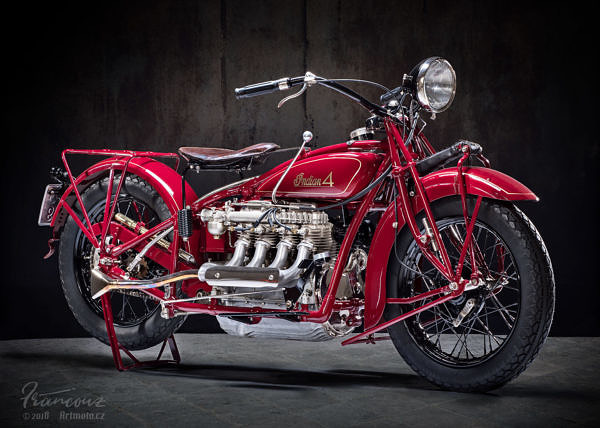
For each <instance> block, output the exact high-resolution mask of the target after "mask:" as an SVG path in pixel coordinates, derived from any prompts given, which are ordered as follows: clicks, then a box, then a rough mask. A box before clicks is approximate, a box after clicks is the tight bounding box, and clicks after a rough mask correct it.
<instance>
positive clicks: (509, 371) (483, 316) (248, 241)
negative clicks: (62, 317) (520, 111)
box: [39, 57, 554, 391]
mask: <svg viewBox="0 0 600 428" xmlns="http://www.w3.org/2000/svg"><path fill="white" fill-rule="evenodd" d="M344 81H352V82H361V83H365V84H371V85H375V86H377V87H379V88H381V89H382V90H383V91H385V92H384V94H383V95H382V96H381V99H380V103H379V104H376V103H372V102H370V101H368V100H367V99H365V98H364V97H362V96H361V95H359V94H358V93H356V92H355V91H353V90H351V89H349V88H348V87H346V86H344V85H342V83H340V82H344ZM317 85H319V86H325V87H327V88H330V89H333V90H335V91H337V92H339V93H341V94H343V95H345V96H347V97H349V98H350V99H351V100H353V101H355V102H357V103H359V104H360V105H361V106H362V107H364V108H366V109H367V110H368V111H369V112H370V115H371V116H370V117H369V118H368V119H367V120H366V125H365V126H364V127H361V128H358V129H356V130H354V131H353V132H352V133H351V134H350V139H349V140H347V141H345V142H342V143H340V144H335V145H332V146H329V147H322V148H318V149H315V148H314V147H312V134H311V133H310V132H308V131H306V132H304V134H303V141H302V144H301V146H300V147H299V149H298V151H297V153H296V154H295V156H294V157H293V158H292V159H291V160H289V161H287V162H284V163H283V164H281V165H279V166H277V167H275V168H273V169H272V170H270V171H268V172H266V173H264V174H262V175H260V176H256V177H252V178H247V179H244V180H241V181H238V182H235V183H232V184H229V185H227V186H225V187H222V188H220V189H217V190H214V191H212V192H210V193H208V194H206V195H204V196H202V197H200V198H198V197H197V196H196V194H195V193H194V190H193V189H192V188H191V187H190V185H189V184H188V183H187V181H186V176H187V174H189V173H190V172H192V173H201V172H203V171H205V170H228V171H236V170H238V171H239V170H249V169H250V168H251V167H252V166H253V165H256V164H257V163H259V162H262V161H264V159H265V158H266V157H267V156H268V155H269V154H272V153H273V152H275V151H276V150H278V149H279V147H278V146H277V145H275V144H270V143H263V144H256V145H253V146H251V147H247V148H244V149H241V150H229V149H222V148H203V147H181V148H180V149H179V153H178V154H176V153H156V152H144V151H140V152H135V151H128V150H105V149H100V150H73V149H67V150H64V151H63V153H62V160H63V163H64V169H58V168H53V170H52V171H51V174H52V176H53V177H54V178H55V179H56V180H57V183H55V184H50V185H49V186H48V187H47V189H46V192H45V195H44V199H43V203H42V208H41V212H40V220H39V224H40V225H47V226H50V227H51V228H52V230H53V235H52V238H51V239H50V240H49V246H50V251H49V252H48V254H47V255H46V257H49V256H50V255H52V253H53V252H54V251H55V249H56V248H58V249H59V255H58V259H59V268H60V278H61V281H62V287H63V291H64V294H65V297H66V300H67V302H68V304H69V307H70V308H71V310H72V311H73V314H74V315H75V317H76V319H77V320H78V321H79V323H80V324H81V325H82V326H83V328H85V329H86V330H87V331H88V332H89V333H90V334H91V335H93V336H94V337H96V338H98V339H99V340H101V341H102V342H104V343H107V344H109V345H110V346H111V348H112V351H113V357H114V360H115V364H116V365H117V368H119V370H124V369H128V368H131V367H140V366H148V365H156V364H161V363H164V362H173V361H175V362H179V360H180V357H179V353H178V351H177V347H176V344H175V341H174V338H173V333H174V332H175V331H176V330H177V329H178V328H179V327H180V326H181V325H182V323H183V321H184V320H185V318H186V316H187V315H189V314H211V315H215V316H217V319H218V322H219V324H220V326H221V327H222V328H223V330H225V332H227V333H228V334H233V335H237V336H249V337H265V338H284V339H295V340H308V341H321V340H327V339H331V338H335V337H340V336H346V335H350V334H351V333H352V332H355V333H356V334H354V335H353V336H351V337H349V338H347V339H346V340H344V341H343V342H342V345H348V344H353V343H367V344H375V343H376V342H377V341H379V340H385V339H391V340H392V342H393V344H394V346H395V347H396V348H397V350H398V352H399V353H400V354H401V355H402V357H403V358H404V359H405V360H406V362H407V363H408V364H409V365H410V366H411V367H412V368H413V369H414V370H415V371H416V372H417V373H419V374H420V375H421V376H423V377H425V378H426V379H428V380H429V381H430V382H432V383H434V384H436V385H438V386H440V387H441V388H444V389H449V390H457V391H484V390H489V389H492V388H496V387H498V386H500V385H503V384H505V383H506V382H508V381H509V380H511V379H513V378H515V377H516V376H517V375H518V374H519V373H521V372H522V371H523V370H524V369H525V368H526V367H527V365H528V364H529V363H531V361H532V360H533V359H534V358H535V356H536V354H537V353H538V352H539V350H540V348H541V346H542V344H543V342H544V341H545V339H546V337H547V335H548V331H549V329H550V325H551V322H552V316H553V311H554V278H553V272H552V266H551V262H550V259H549V256H548V252H547V250H546V247H545V246H544V243H543V241H542V238H541V237H540V235H539V233H538V232H537V230H536V229H535V227H534V225H533V224H532V223H531V221H530V220H529V219H528V218H527V217H526V216H525V214H523V212H522V211H520V210H519V209H518V208H517V207H515V206H514V205H513V202H514V201H521V200H532V201H537V200H538V198H537V197H536V195H535V194H534V193H533V192H532V191H531V190H529V189H528V188H527V187H525V186H524V185H523V184H521V183H519V182H518V181H516V180H515V179H513V178H511V177H509V176H507V175H505V174H502V173H501V172H498V171H496V170H493V169H490V165H489V162H488V160H487V159H486V158H485V157H484V156H483V155H482V149H481V147H480V146H479V145H478V144H476V143H473V142H469V141H459V142H457V143H456V144H454V145H452V146H451V147H449V148H446V149H444V150H441V151H439V152H436V151H435V150H434V148H433V147H432V145H431V144H430V143H429V141H428V140H427V138H426V137H425V135H424V134H423V128H424V126H425V121H424V120H423V116H424V115H425V114H431V115H432V116H434V115H435V114H437V113H440V112H442V111H444V110H446V109H447V108H448V107H449V106H450V104H451V103H452V101H453V99H454V95H455V90H456V75H455V72H454V69H453V68H452V66H451V65H450V64H449V62H448V61H446V60H444V59H442V58H439V57H432V58H428V59H426V60H424V61H422V62H421V63H420V64H418V65H417V66H416V67H415V68H414V69H413V71H412V72H411V73H409V74H405V75H404V77H403V79H402V84H401V85H400V86H399V87H398V88H396V89H393V90H389V89H387V88H385V87H384V86H382V85H379V84H377V83H374V82H370V81H365V80H358V79H326V78H323V77H318V76H316V75H314V74H312V73H310V72H307V73H306V74H305V75H304V76H300V77H294V78H282V79H278V80H274V81H269V82H264V83H258V84H254V85H249V86H245V87H242V88H239V89H236V90H235V94H236V97H237V98H238V99H239V98H246V97H253V96H257V95H262V94H267V93H271V92H275V91H283V90H287V89H290V88H292V87H295V86H301V89H300V90H299V92H297V93H295V94H293V95H290V96H288V97H286V98H284V99H283V100H281V102H280V103H279V106H278V107H281V105H283V103H285V102H286V101H288V100H290V99H292V98H295V97H297V96H299V95H300V94H302V93H303V92H304V91H305V90H306V89H307V88H310V87H313V86H317ZM73 154H85V155H103V156H106V157H107V158H106V159H105V160H102V161H101V162H98V163H96V164H94V165H92V166H91V167H89V168H88V169H86V170H85V171H84V172H83V173H81V174H80V175H78V176H74V175H73V173H72V171H71V168H70V166H69V162H68V161H67V156H68V155H73ZM181 160H183V162H181V164H182V165H180V161H181ZM169 162H173V163H174V166H173V167H171V166H168V163H169ZM473 162H481V164H482V166H472V165H471V164H472V163H473ZM449 164H453V165H456V166H449ZM177 171H180V172H179V173H178V172H177ZM386 331H387V333H388V334H389V335H385V334H384V335H383V336H382V335H379V334H377V335H376V333H385V332H386ZM161 343H162V347H161V348H160V353H159V356H158V357H157V359H156V360H152V361H139V360H138V359H136V358H135V357H134V355H133V354H132V353H131V350H139V349H145V348H149V347H151V346H154V345H157V344H161ZM167 344H168V345H169V346H170V348H171V352H172V354H173V358H172V359H167V360H161V359H160V358H161V356H162V354H163V351H164V350H165V346H166V345H167ZM121 352H124V353H125V354H127V355H128V356H129V357H130V358H131V359H132V361H133V362H132V363H130V364H129V365H126V364H124V363H123V360H122V357H121Z"/></svg>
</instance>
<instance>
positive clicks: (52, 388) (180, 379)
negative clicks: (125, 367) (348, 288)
mask: <svg viewBox="0 0 600 428" xmlns="http://www.w3.org/2000/svg"><path fill="white" fill-rule="evenodd" d="M177 340H178V344H179V349H180V351H181V353H182V357H183V360H182V365H181V366H180V367H179V368H161V369H153V370H137V371H130V372H123V373H120V372H118V371H117V370H116V369H115V368H114V366H113V361H112V356H111V353H110V350H109V348H108V347H106V346H104V345H102V344H101V343H99V342H97V341H96V340H93V339H42V340H16V341H4V342H0V364H1V365H0V367H1V369H0V370H1V372H0V374H1V379H2V380H1V382H2V383H1V396H0V400H1V401H0V402H1V403H2V404H1V408H2V411H1V416H0V426H2V427H7V426H16V425H21V426H22V425H25V426H46V425H54V426H55V425H57V422H58V423H61V422H62V423H67V424H70V425H75V426H80V425H82V424H83V423H82V421H81V420H80V421H77V420H74V419H75V418H82V417H87V418H90V419H92V420H89V421H87V422H86V424H87V423H94V420H93V418H96V419H100V420H96V421H95V422H96V423H100V424H105V425H110V426H130V425H134V424H135V425H136V426H180V425H184V424H185V425H193V426H203V427H211V426H261V427H264V426H285V427H286V428H287V427H291V426H307V425H308V426H326V427H331V426H344V427H350V426H369V427H378V426H394V427H396V426H424V425H433V426H439V425H442V426H458V427H461V428H462V427H465V426H467V427H470V426H476V427H481V426H485V427H488V426H490V427H506V426H527V427H530V426H544V427H549V426H557V427H564V426H570V425H576V424H577V425H582V426H595V427H598V426H600V382H599V381H600V370H599V369H600V357H599V355H600V354H599V352H600V338H550V339H549V340H548V342H547V343H546V345H545V347H544V349H543V350H542V352H541V354H540V355H539V356H538V358H537V360H536V361H535V362H534V363H533V364H532V365H531V366H530V367H529V369H528V370H527V371H525V373H523V374H522V375H521V376H520V377H519V378H518V379H517V380H516V381H513V382H512V383H510V384H508V385H507V386H505V387H504V388H501V389H499V390H496V391H493V392H492V393H488V394H461V393H451V392H444V391H440V390H438V389H437V388H435V387H433V386H431V385H430V384H429V383H427V382H426V381H424V380H423V379H421V378H420V377H418V376H417V375H415V374H414V373H413V372H412V371H411V370H410V369H409V368H408V367H407V365H406V364H405V363H404V362H403V361H402V359H401V358H400V356H399V355H398V354H397V353H396V351H395V349H394V348H393V346H392V344H391V343H390V342H387V341H386V342H379V343H378V344H377V345H352V346H348V347H340V346H339V340H336V341H332V342H326V343H301V342H291V341H276V340H263V339H243V338H236V337H230V336H226V335H218V334H213V335H191V334H179V335H177ZM138 355H141V356H142V357H143V356H147V357H150V356H151V355H154V354H153V353H152V352H149V351H143V352H139V353H138ZM31 382H36V383H31ZM34 387H35V388H36V389H35V390H34ZM23 389H25V391H24V392H23ZM34 391H35V392H34ZM36 393H37V396H36V395H35V394H36ZM51 393H56V394H51ZM44 394H45V395H44ZM27 395H29V399H28V400H27V402H25V400H24V398H25V397H26V396H27ZM56 397H59V398H62V402H61V401H60V400H59V402H55V403H54V404H51V403H50V405H48V406H43V405H44V404H49V403H48V401H49V400H50V399H52V398H56ZM68 398H71V399H72V400H75V399H77V398H79V399H80V400H87V402H86V403H84V404H81V403H76V402H74V401H71V402H69V401H68V400H67V399H68ZM34 399H35V400H37V404H38V405H37V406H34V404H35V400H34ZM44 399H45V401H44ZM69 404H70V405H71V407H68V405H69ZM75 404H80V405H79V407H76V406H75ZM87 404H92V406H88V405H87ZM24 405H25V406H26V408H24ZM97 406H99V407H97ZM169 409H170V410H169ZM61 412H62V413H61ZM36 417H39V418H46V420H42V421H38V420H31V419H34V418H36ZM66 419H71V421H70V422H67V421H66Z"/></svg>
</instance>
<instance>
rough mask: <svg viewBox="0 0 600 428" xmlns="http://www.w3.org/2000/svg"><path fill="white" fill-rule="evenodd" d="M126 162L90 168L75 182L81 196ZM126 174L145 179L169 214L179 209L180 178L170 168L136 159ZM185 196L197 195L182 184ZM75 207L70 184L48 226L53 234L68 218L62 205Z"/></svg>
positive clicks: (113, 160) (112, 161)
mask: <svg viewBox="0 0 600 428" xmlns="http://www.w3.org/2000/svg"><path fill="white" fill-rule="evenodd" d="M126 163H127V159H122V158H117V157H114V158H109V159H105V160H103V161H101V162H98V163H96V164H94V165H92V166H91V167H89V168H88V169H86V170H85V171H84V172H83V173H81V174H80V175H79V176H78V177H77V178H76V179H75V184H76V186H77V189H78V190H79V192H80V193H83V191H84V190H85V189H87V188H88V187H89V186H91V185H92V184H93V183H94V182H95V181H97V180H99V179H100V178H102V177H104V176H106V175H108V173H109V171H110V169H111V168H112V169H114V170H115V171H122V170H123V167H124V165H125V164H126ZM127 172H128V173H131V174H135V175H137V176H138V177H140V178H142V179H144V180H145V181H147V182H148V183H149V184H150V185H151V186H152V187H153V188H154V189H156V191H157V192H158V194H159V195H160V197H161V198H162V199H163V200H164V201H165V203H166V204H167V207H168V208H169V211H170V212H171V214H174V213H176V212H177V211H178V210H179V209H181V175H179V174H178V173H177V172H176V171H175V170H174V169H173V168H171V167H169V166H167V165H165V164H164V163H162V162H159V161H157V160H154V159H151V158H147V157H139V158H133V159H132V160H131V161H129V164H128V165H127ZM115 175H116V174H115ZM117 177H118V175H117ZM185 195H186V199H188V200H189V201H194V200H196V199H197V197H196V193H195V192H194V190H193V189H192V188H191V186H190V185H189V184H188V183H185ZM75 204H77V198H76V197H75V193H74V192H73V184H71V185H70V186H69V187H68V188H67V190H65V193H64V194H63V195H62V198H61V199H60V202H59V203H58V206H57V209H56V212H55V213H54V217H53V218H52V222H51V224H50V226H51V227H53V229H54V233H55V235H56V234H57V233H58V231H59V230H60V228H62V226H63V225H64V223H65V221H66V219H67V217H68V213H67V212H66V211H65V209H64V208H63V207H64V206H65V205H68V206H70V207H74V205H75Z"/></svg>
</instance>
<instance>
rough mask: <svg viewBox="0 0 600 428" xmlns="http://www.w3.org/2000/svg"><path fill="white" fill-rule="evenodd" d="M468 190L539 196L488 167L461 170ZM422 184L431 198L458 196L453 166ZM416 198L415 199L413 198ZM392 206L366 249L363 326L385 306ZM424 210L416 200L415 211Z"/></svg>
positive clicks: (507, 197) (513, 197)
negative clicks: (367, 254) (367, 256)
mask: <svg viewBox="0 0 600 428" xmlns="http://www.w3.org/2000/svg"><path fill="white" fill-rule="evenodd" d="M463 171H464V175H465V184H466V187H467V193H468V194H470V195H476V196H483V197H485V198H490V199H499V200H503V201H522V200H530V201H538V200H539V198H538V197H537V196H536V195H535V194H534V193H533V192H532V191H531V190H529V189H528V188H527V187H526V186H525V185H523V184H522V183H520V182H518V181H517V180H515V179H514V178H512V177H510V176H508V175H506V174H503V173H501V172H499V171H496V170H493V169H489V168H477V167H473V168H468V169H463ZM423 186H424V187H425V191H426V192H427V197H428V198H429V200H430V201H432V202H433V201H435V200H437V199H441V198H444V197H448V196H453V195H458V194H459V192H458V190H459V187H458V170H457V168H456V167H454V168H447V169H443V170H440V171H436V172H433V173H431V174H429V175H427V176H425V177H423ZM415 200H417V199H415ZM393 208H394V207H393V205H391V206H390V207H388V209H387V210H386V211H385V212H384V213H383V215H382V216H381V219H380V220H379V224H378V225H377V229H376V230H375V234H374V235H373V240H372V241H371V247H370V248H369V258H368V263H367V275H366V280H365V329H368V328H371V327H374V326H375V325H377V323H378V322H379V320H380V319H381V315H382V314H383V310H384V309H385V299H386V272H387V264H388V260H389V257H390V252H391V251H392V246H393V244H394V240H395V238H396V230H394V228H393V226H392V225H393V223H394V222H395V221H396V216H395V215H394V209H393ZM422 209H423V206H422V204H421V203H415V205H414V206H413V210H414V212H415V213H418V212H420V211H421V210H422ZM397 221H398V230H400V229H402V227H404V220H403V218H402V215H399V216H398V219H397Z"/></svg>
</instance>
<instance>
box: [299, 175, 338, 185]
mask: <svg viewBox="0 0 600 428" xmlns="http://www.w3.org/2000/svg"><path fill="white" fill-rule="evenodd" d="M327 186H329V187H332V186H333V171H331V172H330V173H329V174H327V177H325V178H324V179H320V178H316V177H313V176H312V175H311V176H309V177H305V176H304V173H303V172H301V173H300V174H298V175H297V176H296V178H295V179H294V187H327Z"/></svg>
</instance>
